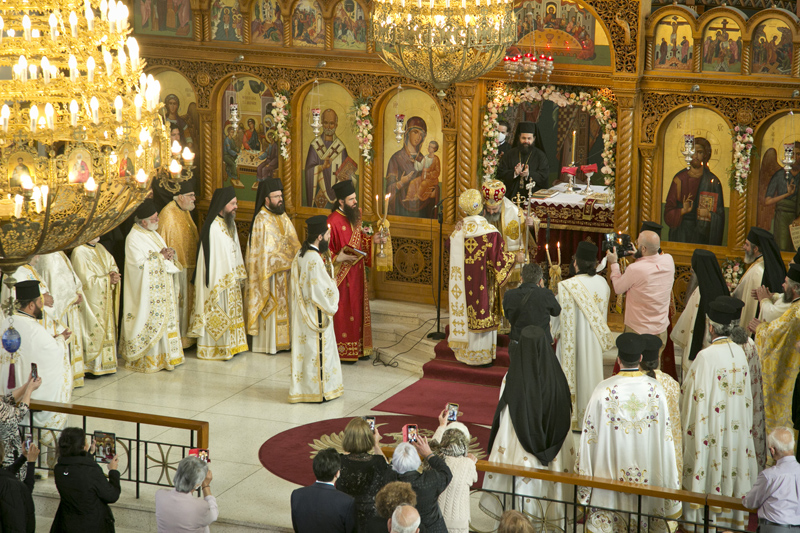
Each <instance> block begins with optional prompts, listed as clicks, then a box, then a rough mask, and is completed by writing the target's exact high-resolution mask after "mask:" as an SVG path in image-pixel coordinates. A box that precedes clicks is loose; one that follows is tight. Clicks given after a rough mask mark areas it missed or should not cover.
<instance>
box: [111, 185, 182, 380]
mask: <svg viewBox="0 0 800 533" xmlns="http://www.w3.org/2000/svg"><path fill="white" fill-rule="evenodd" d="M134 220H135V221H136V223H135V224H134V225H133V228H131V232H130V233H129V234H128V237H127V239H126V240H125V279H124V280H123V284H124V291H125V292H124V294H125V298H124V303H123V313H124V316H123V319H122V332H121V337H122V339H121V341H120V348H119V352H120V356H121V357H122V358H123V359H125V361H126V364H125V367H126V368H129V369H131V370H134V371H136V372H158V371H159V370H172V369H174V368H175V367H176V366H178V365H180V364H181V363H183V347H182V346H181V336H180V332H179V331H178V297H179V294H178V287H179V284H178V279H177V278H178V274H180V272H181V271H182V270H183V267H182V266H181V264H180V262H178V260H177V259H176V258H175V250H173V249H171V248H168V247H167V244H166V243H165V242H164V239H162V238H161V235H159V234H158V231H157V230H158V211H156V206H155V204H154V203H153V200H150V199H149V198H148V199H147V200H145V201H144V202H142V205H140V206H139V208H138V209H137V210H136V216H135V217H134Z"/></svg>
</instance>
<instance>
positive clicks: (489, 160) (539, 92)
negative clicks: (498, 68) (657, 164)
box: [481, 85, 617, 188]
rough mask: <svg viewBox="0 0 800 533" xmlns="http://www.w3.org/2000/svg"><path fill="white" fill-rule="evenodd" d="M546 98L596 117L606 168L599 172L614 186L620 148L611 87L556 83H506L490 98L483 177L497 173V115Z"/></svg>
mask: <svg viewBox="0 0 800 533" xmlns="http://www.w3.org/2000/svg"><path fill="white" fill-rule="evenodd" d="M544 100H549V101H551V102H553V103H554V104H555V105H557V106H558V107H566V106H568V105H578V106H580V107H581V109H582V110H583V111H586V112H588V113H589V114H590V115H591V116H592V117H594V118H595V119H596V120H597V123H598V124H599V125H600V128H601V129H602V130H603V153H602V157H603V167H602V168H601V169H600V173H601V174H602V175H603V179H604V181H605V184H606V185H607V186H609V187H612V188H613V187H614V176H615V171H616V147H617V108H616V104H615V101H614V95H613V93H612V92H611V91H610V90H608V89H601V90H597V91H593V92H587V91H582V90H580V89H578V90H577V91H570V92H567V91H566V90H562V89H561V88H559V87H555V86H553V85H542V86H541V87H532V86H525V87H513V86H506V87H504V88H502V89H500V90H497V91H496V92H495V94H494V95H493V96H492V97H491V99H490V100H489V102H488V103H487V104H486V113H485V114H484V116H483V150H482V154H481V155H482V160H481V175H482V177H483V180H484V181H488V180H490V179H492V178H494V176H495V173H496V172H497V165H498V163H499V158H498V156H497V146H498V143H497V134H498V117H499V116H500V115H502V114H503V113H505V112H506V111H507V110H508V109H509V108H510V107H512V106H516V105H519V104H522V103H525V102H541V101H544Z"/></svg>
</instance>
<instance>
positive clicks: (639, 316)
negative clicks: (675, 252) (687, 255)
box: [606, 231, 675, 357]
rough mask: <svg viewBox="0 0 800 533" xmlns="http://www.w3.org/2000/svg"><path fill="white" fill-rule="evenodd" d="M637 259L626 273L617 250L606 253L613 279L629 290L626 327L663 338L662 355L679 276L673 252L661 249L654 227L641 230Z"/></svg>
mask: <svg viewBox="0 0 800 533" xmlns="http://www.w3.org/2000/svg"><path fill="white" fill-rule="evenodd" d="M638 244H639V249H638V250H637V251H636V253H635V254H634V257H635V258H636V261H635V262H633V263H631V264H630V265H628V267H627V268H626V269H625V273H624V274H622V273H620V271H619V265H618V264H617V260H618V258H617V254H616V253H614V251H613V250H609V251H608V252H607V253H606V256H607V257H608V262H609V264H610V265H611V267H610V268H611V283H612V284H613V285H614V292H616V293H617V294H625V293H627V295H628V296H627V298H626V299H625V331H632V332H634V333H638V334H640V335H643V334H650V335H656V336H657V337H659V338H660V339H661V343H662V344H661V350H660V351H659V357H660V355H661V352H662V351H663V350H664V346H666V344H667V326H669V304H670V293H671V292H672V283H673V281H674V280H675V262H674V261H673V260H672V256H671V255H669V254H660V253H658V251H659V248H660V246H661V238H660V237H659V236H658V234H657V233H655V232H653V231H643V232H641V233H640V234H639V240H638Z"/></svg>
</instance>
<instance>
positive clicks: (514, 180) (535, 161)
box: [497, 122, 550, 198]
mask: <svg viewBox="0 0 800 533" xmlns="http://www.w3.org/2000/svg"><path fill="white" fill-rule="evenodd" d="M516 139H517V142H516V143H514V147H513V148H512V149H511V150H509V151H507V152H506V153H504V154H503V157H502V158H501V159H500V163H498V165H497V179H499V180H500V181H502V182H503V183H504V184H505V185H506V196H508V197H509V198H514V197H515V196H516V195H517V193H520V194H522V195H523V196H527V193H526V190H527V189H526V188H527V187H528V185H530V186H531V189H530V190H531V192H535V191H538V190H539V189H544V188H545V187H547V180H548V179H550V175H549V174H550V167H549V165H548V163H547V155H546V154H545V153H544V144H543V143H542V139H541V137H540V135H539V132H538V128H537V127H536V123H535V122H520V123H519V124H517V134H516Z"/></svg>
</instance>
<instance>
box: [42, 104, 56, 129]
mask: <svg viewBox="0 0 800 533" xmlns="http://www.w3.org/2000/svg"><path fill="white" fill-rule="evenodd" d="M44 116H45V118H47V127H48V129H51V130H52V129H53V126H54V120H53V118H54V116H55V109H53V104H51V103H50V102H47V104H46V105H45V106H44Z"/></svg>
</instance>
